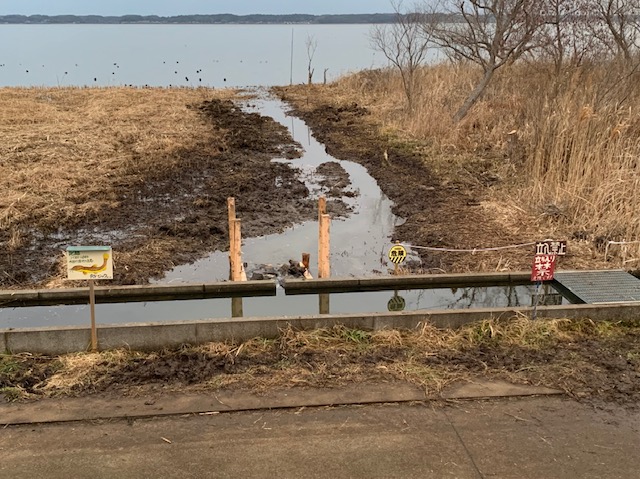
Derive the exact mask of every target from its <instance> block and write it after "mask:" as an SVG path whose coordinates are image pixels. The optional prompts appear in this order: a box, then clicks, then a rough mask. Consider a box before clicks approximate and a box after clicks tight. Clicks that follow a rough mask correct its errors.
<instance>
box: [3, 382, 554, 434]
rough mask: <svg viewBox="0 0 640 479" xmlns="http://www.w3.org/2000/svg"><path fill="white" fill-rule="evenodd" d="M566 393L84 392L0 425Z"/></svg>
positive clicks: (32, 407) (36, 405) (402, 389)
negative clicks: (136, 394) (149, 394)
mask: <svg viewBox="0 0 640 479" xmlns="http://www.w3.org/2000/svg"><path fill="white" fill-rule="evenodd" d="M557 394H562V393H561V392H560V391H556V390H553V389H548V388H539V387H532V386H522V385H515V384H510V383H506V382H504V381H488V380H486V379H477V380H473V381H469V382H466V383H463V384H454V385H453V386H452V387H450V388H448V389H447V390H446V391H443V393H442V394H441V395H438V394H437V393H432V394H430V395H427V394H426V391H425V389H424V388H422V387H418V386H415V385H413V384H410V383H406V382H401V381H398V382H392V383H383V384H367V383H365V384H353V385H349V386H343V387H337V388H304V389H303V388H292V389H285V390H270V391H267V392H266V393H262V394H256V393H253V392H250V391H211V392H209V393H199V394H180V393H167V394H162V395H160V396H153V397H145V396H142V397H118V398H113V397H110V398H108V399H105V398H102V397H99V396H98V397H95V396H90V397H82V398H63V399H59V398H56V399H40V400H38V401H34V402H28V403H5V404H0V418H1V419H0V425H7V424H11V425H17V424H38V423H56V422H63V421H64V422H67V421H92V420H99V419H118V418H143V417H154V416H170V415H176V414H202V415H209V414H219V413H224V412H233V411H254V410H261V409H282V408H300V407H321V406H336V405H345V404H377V403H399V402H413V401H428V400H434V399H438V398H441V397H442V398H445V399H479V398H497V397H522V396H540V395H557Z"/></svg>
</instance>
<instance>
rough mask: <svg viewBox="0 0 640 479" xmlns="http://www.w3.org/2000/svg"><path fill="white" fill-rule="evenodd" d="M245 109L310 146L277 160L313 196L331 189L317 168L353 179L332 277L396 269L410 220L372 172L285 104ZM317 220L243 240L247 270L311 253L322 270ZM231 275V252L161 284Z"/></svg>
mask: <svg viewBox="0 0 640 479" xmlns="http://www.w3.org/2000/svg"><path fill="white" fill-rule="evenodd" d="M244 108H245V110H247V111H251V112H259V113H261V114H262V115H267V116H270V117H272V118H273V119H274V120H276V121H277V122H279V123H281V124H283V125H284V126H286V127H287V128H288V129H289V131H290V132H291V135H292V136H293V138H294V140H296V141H297V142H298V143H300V144H301V145H302V146H303V148H304V153H303V155H302V157H301V158H297V159H293V160H287V159H275V160H273V161H278V162H285V163H289V164H291V166H293V167H296V168H298V169H299V170H300V172H301V180H303V181H304V182H305V184H306V186H307V188H308V189H309V191H310V192H311V198H318V197H319V196H320V195H321V194H323V193H324V191H326V187H323V185H322V184H321V182H322V180H323V179H324V176H322V175H319V174H317V172H316V170H317V168H318V167H319V166H320V165H322V164H324V163H327V162H335V163H337V164H339V165H340V167H342V168H343V169H344V170H345V171H346V172H347V173H348V175H349V179H350V181H351V185H350V186H348V187H347V188H346V190H345V193H346V194H345V196H343V197H342V198H341V199H342V201H343V202H344V203H345V204H346V205H347V207H348V208H350V209H351V210H352V213H350V214H348V216H346V217H340V218H334V219H333V221H332V224H331V275H332V276H335V277H346V276H362V275H371V274H379V273H386V271H387V270H388V269H389V268H390V267H391V266H390V265H389V264H388V261H387V256H386V255H387V251H388V249H389V247H390V246H391V243H390V240H391V236H392V234H393V231H394V228H395V226H398V225H401V224H402V223H403V222H404V220H403V219H402V218H399V217H397V216H395V215H394V214H393V213H392V212H391V208H392V206H393V203H392V202H391V200H389V198H387V197H386V196H385V195H384V193H383V192H382V190H381V189H380V188H379V186H378V184H377V182H376V181H375V180H374V179H373V178H372V177H371V176H370V175H369V173H368V172H367V170H366V169H365V168H364V167H363V166H361V165H359V164H357V163H354V162H350V161H342V160H338V159H336V158H334V157H332V156H330V155H328V154H327V153H326V151H325V147H324V145H322V144H321V143H319V142H317V141H316V140H315V139H314V138H313V137H312V136H311V131H310V129H309V128H308V127H307V125H306V123H304V122H303V121H302V120H300V119H298V118H295V117H293V116H288V115H287V114H286V111H287V105H286V104H285V103H283V102H281V101H280V100H277V99H274V98H271V97H268V98H265V97H264V95H263V97H262V98H259V99H251V100H247V101H246V103H245V107H244ZM317 238H318V223H317V221H308V222H305V223H302V224H298V225H295V226H293V227H292V228H289V229H287V230H286V231H284V232H283V233H279V234H274V235H268V236H262V237H257V238H245V239H244V240H243V242H242V253H243V261H244V262H245V263H247V268H246V269H247V271H248V272H251V271H252V270H254V269H256V268H258V266H259V265H263V264H273V265H276V266H277V265H281V264H285V263H288V261H289V260H290V259H296V260H299V259H300V258H301V254H302V253H303V252H305V253H311V272H312V274H313V273H315V272H316V271H317V252H318V246H317ZM409 256H410V259H413V260H416V261H419V259H418V256H417V255H414V254H412V253H411V252H410V251H409ZM228 276H229V259H228V253H226V252H215V253H212V254H211V255H209V256H208V257H206V258H204V259H202V260H199V261H197V262H195V263H194V264H190V265H183V266H180V267H177V268H175V269H173V270H172V271H169V272H168V273H167V274H166V275H165V277H164V278H163V279H161V280H159V281H157V282H158V283H191V282H212V281H224V280H227V279H228Z"/></svg>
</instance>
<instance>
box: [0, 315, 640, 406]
mask: <svg viewBox="0 0 640 479" xmlns="http://www.w3.org/2000/svg"><path fill="white" fill-rule="evenodd" d="M638 351H640V330H639V329H638V323H637V322H633V323H616V322H597V323H596V322H593V321H590V320H576V321H570V320H562V319H560V320H539V321H532V320H530V319H527V318H525V317H515V318H512V319H510V320H486V321H481V322H477V323H473V324H470V325H467V326H464V327H462V328H459V329H457V330H448V329H447V330H442V329H438V328H435V327H433V326H432V325H428V324H427V325H423V326H422V327H419V328H418V329H416V330H413V331H407V330H383V331H373V332H372V331H362V330H352V329H348V328H345V327H343V326H336V327H334V328H331V329H321V330H315V331H308V332H302V331H295V330H292V329H285V330H283V331H282V332H281V334H280V336H279V337H278V338H276V339H261V338H256V339H253V340H251V341H246V342H243V343H210V344H205V345H202V346H197V347H188V346H185V347H183V348H179V349H176V350H164V351H158V352H152V353H142V352H135V351H128V350H119V351H109V352H104V353H98V354H93V353H88V354H74V355H67V356H62V357H60V358H56V359H47V358H38V357H33V356H29V357H26V358H25V357H24V356H19V357H13V356H4V357H3V359H1V360H0V387H4V388H8V389H7V390H6V391H5V392H6V393H7V396H9V397H10V398H13V399H15V398H14V397H13V395H16V394H18V391H22V393H20V394H18V396H19V397H20V396H24V395H26V396H32V397H38V396H43V395H44V396H53V395H75V396H78V395H80V396H81V395H86V394H92V393H101V394H104V393H110V394H123V393H124V394H144V393H149V392H152V391H153V392H156V393H157V392H160V391H204V390H217V389H247V390H251V391H254V392H257V393H261V392H266V391H268V390H271V389H274V388H290V387H299V386H312V387H339V386H341V385H346V384H354V383H355V384H357V383H365V382H393V381H408V382H410V383H413V384H417V385H420V386H421V387H424V388H425V389H426V390H427V391H429V393H437V392H438V391H441V390H442V388H443V387H445V386H446V385H448V384H450V383H451V382H454V381H458V380H467V379H472V378H474V377H487V378H500V379H506V380H509V381H512V382H515V383H522V384H535V385H544V386H548V387H553V388H559V389H562V390H564V391H566V392H567V393H568V394H570V395H572V396H575V397H587V398H590V399H602V400H606V401H617V402H624V403H631V402H634V401H636V400H637V399H639V398H640V386H639V385H638V384H637V381H636V380H635V378H636V377H638V376H640V353H638ZM34 365H35V367H34ZM53 365H55V367H54V366H53ZM31 371H34V372H33V373H31Z"/></svg>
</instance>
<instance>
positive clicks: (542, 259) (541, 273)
mask: <svg viewBox="0 0 640 479" xmlns="http://www.w3.org/2000/svg"><path fill="white" fill-rule="evenodd" d="M557 258H558V257H557V256H556V255H554V254H540V255H536V256H535V257H534V259H533V268H532V269H531V281H533V282H538V281H551V280H552V279H553V273H554V272H555V269H556V259H557Z"/></svg>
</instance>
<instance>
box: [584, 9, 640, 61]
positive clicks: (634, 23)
mask: <svg viewBox="0 0 640 479" xmlns="http://www.w3.org/2000/svg"><path fill="white" fill-rule="evenodd" d="M592 2H593V4H592V5H593V6H592V8H593V10H594V12H595V19H596V22H592V24H591V26H592V29H593V31H595V33H596V34H598V35H599V37H600V39H601V41H602V42H603V43H604V44H605V45H607V46H608V47H609V48H610V49H611V50H612V51H613V52H614V54H616V55H620V56H622V57H623V58H624V59H625V60H627V61H630V60H631V59H632V58H633V56H634V54H635V53H636V51H637V48H638V45H637V39H638V35H639V34H640V0H592ZM601 23H602V24H604V25H605V26H606V32H605V33H603V31H602V28H600V24H601Z"/></svg>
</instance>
